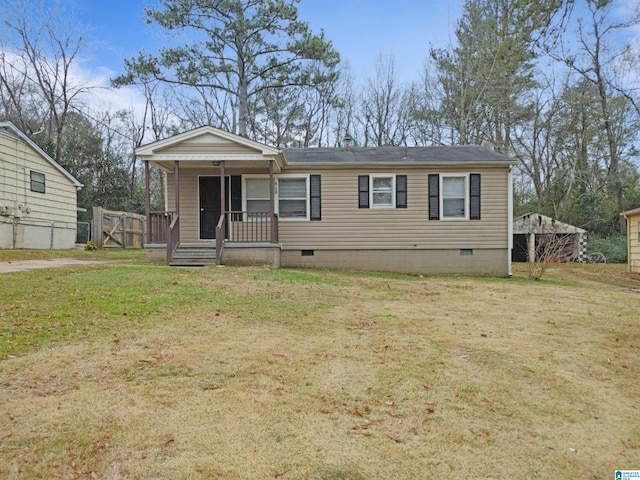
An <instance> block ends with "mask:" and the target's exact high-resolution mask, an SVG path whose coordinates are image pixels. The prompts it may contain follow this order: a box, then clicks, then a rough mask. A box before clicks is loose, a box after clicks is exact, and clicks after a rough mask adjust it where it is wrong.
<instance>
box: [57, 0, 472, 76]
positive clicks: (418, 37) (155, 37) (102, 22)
mask: <svg viewBox="0 0 640 480" xmlns="http://www.w3.org/2000/svg"><path fill="white" fill-rule="evenodd" d="M151 2H153V0H61V1H60V3H61V4H62V5H64V6H65V7H69V8H70V9H71V10H72V11H73V12H74V13H75V16H76V17H77V19H78V20H79V21H80V22H81V23H82V24H86V25H88V26H89V27H90V35H91V36H92V37H94V38H95V40H96V47H95V48H94V52H93V55H92V57H91V58H89V59H87V60H88V61H87V65H86V67H89V68H95V69H100V70H103V69H105V68H106V69H107V70H111V71H112V72H114V74H118V73H121V72H122V68H123V67H122V61H123V59H124V58H129V57H132V56H135V55H136V54H137V52H138V51H140V50H141V49H146V50H147V51H155V49H156V48H157V47H158V46H159V45H160V44H161V42H162V37H161V36H160V34H159V32H157V31H156V30H154V29H153V28H150V27H149V26H147V25H146V24H145V22H144V20H143V17H144V7H145V6H146V5H148V4H149V3H151ZM298 10H299V15H300V18H301V19H302V20H305V21H308V22H309V24H310V26H311V28H312V30H313V31H314V32H319V31H320V29H324V32H325V35H326V37H327V38H328V39H329V40H331V41H332V42H333V44H334V46H335V48H336V49H337V50H338V51H339V52H340V54H341V56H342V59H343V60H346V61H348V62H349V63H350V65H351V67H352V69H353V70H354V73H355V74H356V75H357V76H363V75H364V74H366V72H367V71H369V70H370V69H371V68H372V65H373V63H374V60H375V58H376V56H377V55H378V54H379V53H382V54H383V55H393V56H394V57H395V59H396V61H397V65H398V67H399V71H400V74H401V76H402V78H404V79H417V78H418V75H419V72H420V71H421V69H422V65H423V62H424V59H425V58H426V56H427V51H428V48H429V45H430V44H433V45H436V46H444V45H446V44H448V42H449V36H450V35H453V30H454V27H455V23H456V21H457V19H458V17H459V16H460V14H461V12H462V0H396V1H394V2H390V1H388V0H385V1H382V0H302V2H301V3H300V5H299V8H298ZM105 73H106V72H105Z"/></svg>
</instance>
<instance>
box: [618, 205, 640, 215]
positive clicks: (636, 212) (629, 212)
mask: <svg viewBox="0 0 640 480" xmlns="http://www.w3.org/2000/svg"><path fill="white" fill-rule="evenodd" d="M620 215H622V216H624V217H629V216H633V215H640V207H638V208H633V209H631V210H627V211H626V212H622V213H621V214H620Z"/></svg>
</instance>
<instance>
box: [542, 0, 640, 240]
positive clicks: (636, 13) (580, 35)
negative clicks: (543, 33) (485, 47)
mask: <svg viewBox="0 0 640 480" xmlns="http://www.w3.org/2000/svg"><path fill="white" fill-rule="evenodd" d="M586 5H587V11H588V14H587V17H586V18H584V19H583V18H579V19H578V21H577V27H576V34H577V45H578V46H577V49H575V51H572V50H573V49H572V48H570V47H569V46H568V45H567V44H566V42H565V43H563V42H560V43H559V44H558V45H554V48H547V53H548V54H549V55H550V56H552V57H553V58H555V59H556V60H559V61H561V62H563V63H564V64H565V65H566V66H567V67H568V68H569V70H570V71H571V72H573V73H574V74H576V75H577V76H579V78H581V79H582V80H584V81H585V82H588V83H590V84H592V85H593V86H594V89H593V91H594V94H595V95H596V97H595V98H596V99H597V101H598V105H599V117H600V121H601V127H602V130H603V131H604V134H605V135H604V139H603V140H604V145H606V155H607V161H606V163H607V183H608V188H609V190H610V191H611V192H612V193H613V195H614V196H615V198H616V202H617V209H618V211H619V212H621V211H623V210H624V207H625V205H624V192H623V182H622V176H621V163H622V162H621V150H620V144H619V134H618V132H617V130H619V129H620V125H619V124H617V119H616V114H615V107H614V103H615V101H616V100H615V98H616V97H622V98H624V99H626V101H627V102H629V103H630V104H631V105H632V106H633V107H634V109H635V111H636V113H637V114H638V115H640V105H639V104H638V102H636V99H635V98H634V95H633V94H632V92H633V91H634V87H633V86H632V85H629V81H630V79H629V77H622V78H621V77H620V76H619V75H617V73H618V72H619V71H620V69H623V68H625V63H627V62H628V60H629V59H630V58H631V57H630V56H629V50H630V46H629V45H626V46H624V47H622V48H617V49H614V48H613V46H612V42H611V38H612V36H613V35H614V34H615V33H616V32H620V31H625V30H628V29H629V28H630V27H632V26H634V25H638V24H640V7H639V6H637V5H636V6H635V7H633V8H634V9H633V11H632V14H631V15H630V16H629V17H628V18H627V19H626V20H624V21H615V20H614V19H613V17H614V15H613V11H612V10H613V2H612V1H610V0H586ZM636 77H637V76H635V75H634V76H633V78H634V79H635V82H636V87H637V79H636ZM625 83H626V84H625ZM619 228H620V229H621V230H623V231H624V219H622V218H620V219H619Z"/></svg>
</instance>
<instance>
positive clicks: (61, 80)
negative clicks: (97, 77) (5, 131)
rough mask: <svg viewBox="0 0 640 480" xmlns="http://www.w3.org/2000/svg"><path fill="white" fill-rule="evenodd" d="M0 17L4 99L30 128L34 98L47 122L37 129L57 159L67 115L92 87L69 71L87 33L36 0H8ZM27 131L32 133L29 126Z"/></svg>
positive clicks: (75, 60) (59, 11)
mask: <svg viewBox="0 0 640 480" xmlns="http://www.w3.org/2000/svg"><path fill="white" fill-rule="evenodd" d="M0 16H1V17H2V18H4V22H3V23H2V27H1V31H0V33H1V35H0V36H1V37H2V38H3V39H4V44H3V45H2V50H3V55H2V57H1V58H0V60H2V62H3V64H2V66H1V68H0V76H1V78H0V83H1V84H2V88H3V90H4V92H3V99H6V100H8V104H9V105H11V107H12V110H11V112H10V113H13V114H14V115H16V116H17V117H18V118H19V119H20V120H19V123H20V124H21V126H23V127H26V126H28V124H29V119H28V118H27V117H28V115H29V112H31V111H32V110H33V105H34V102H38V104H39V105H40V107H39V113H40V119H41V120H42V119H45V120H46V123H45V124H44V125H42V124H41V125H40V126H39V127H45V128H46V131H47V135H48V137H49V138H50V139H52V141H53V142H54V148H53V151H54V156H55V158H60V153H61V150H62V142H63V138H62V137H63V133H64V130H65V127H66V124H67V119H68V116H69V113H70V112H71V111H72V109H73V108H74V106H79V104H80V102H81V97H82V96H83V94H85V93H87V92H89V91H90V90H91V88H92V87H90V86H88V85H84V84H82V83H80V82H79V81H78V80H77V79H76V78H74V75H73V68H74V67H75V65H76V64H77V63H78V59H79V56H80V54H81V53H82V52H83V50H84V49H85V48H86V46H87V45H86V41H85V32H84V31H83V30H82V29H80V28H78V27H77V26H76V24H75V23H74V22H73V20H72V17H70V14H69V12H66V11H63V10H60V9H54V8H52V7H51V6H50V5H49V4H46V3H45V2H43V1H39V0H6V1H5V2H4V3H3V6H2V9H1V10H0ZM9 52H10V53H9ZM8 62H10V63H8ZM25 130H26V131H27V132H33V127H31V128H26V129H25Z"/></svg>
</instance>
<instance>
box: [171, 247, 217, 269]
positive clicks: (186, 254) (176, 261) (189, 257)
mask: <svg viewBox="0 0 640 480" xmlns="http://www.w3.org/2000/svg"><path fill="white" fill-rule="evenodd" d="M215 264H216V249H215V248H211V247H182V246H179V247H178V249H177V250H176V252H175V253H174V254H173V260H172V261H171V266H172V267H203V266H205V265H215Z"/></svg>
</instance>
